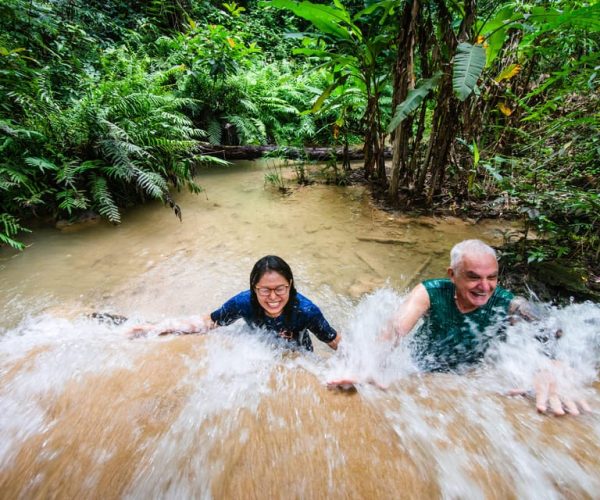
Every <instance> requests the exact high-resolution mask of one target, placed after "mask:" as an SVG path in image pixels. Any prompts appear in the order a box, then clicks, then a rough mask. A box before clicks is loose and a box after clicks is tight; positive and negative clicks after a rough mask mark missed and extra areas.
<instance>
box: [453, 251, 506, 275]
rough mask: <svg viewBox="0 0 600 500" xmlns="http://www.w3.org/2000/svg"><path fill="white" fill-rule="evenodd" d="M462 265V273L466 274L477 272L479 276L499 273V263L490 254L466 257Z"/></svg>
mask: <svg viewBox="0 0 600 500" xmlns="http://www.w3.org/2000/svg"><path fill="white" fill-rule="evenodd" d="M461 264H462V265H461V268H462V271H464V272H476V273H478V274H480V273H485V274H489V273H494V272H498V261H497V260H496V259H495V257H494V256H493V255H489V254H483V253H480V254H470V255H465V256H464V257H463V259H462V262H461Z"/></svg>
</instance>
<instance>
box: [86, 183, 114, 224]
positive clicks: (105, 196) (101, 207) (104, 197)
mask: <svg viewBox="0 0 600 500" xmlns="http://www.w3.org/2000/svg"><path fill="white" fill-rule="evenodd" d="M90 192H91V194H92V200H93V202H94V204H95V205H96V206H97V208H98V213H99V214H100V215H102V216H104V217H106V218H107V219H108V220H109V221H110V222H112V223H113V224H120V222H121V214H120V213H119V208H118V207H117V205H116V204H115V202H114V200H113V198H112V196H111V194H110V191H109V190H108V183H107V182H106V179H105V178H104V177H97V176H93V177H92V180H91V183H90Z"/></svg>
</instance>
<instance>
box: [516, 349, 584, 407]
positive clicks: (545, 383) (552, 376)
mask: <svg viewBox="0 0 600 500" xmlns="http://www.w3.org/2000/svg"><path fill="white" fill-rule="evenodd" d="M571 378H572V371H571V370H570V369H569V368H567V367H566V366H565V365H563V364H562V363H561V362H560V361H552V362H551V365H550V366H549V367H548V368H544V369H541V370H539V371H538V372H537V373H536V374H535V376H534V378H533V387H534V390H535V407H536V409H537V411H538V412H540V413H551V414H553V415H556V416H562V415H565V414H566V413H569V414H571V415H579V414H580V413H581V412H580V409H581V410H583V411H585V412H588V411H591V408H590V407H589V405H588V404H587V401H586V400H585V399H583V398H580V397H578V396H574V394H575V393H576V391H575V390H574V388H573V387H572V384H570V383H569V380H570V379H571ZM523 394H527V391H524V390H521V389H516V390H513V391H510V395H513V396H514V395H523Z"/></svg>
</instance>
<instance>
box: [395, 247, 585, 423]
mask: <svg viewBox="0 0 600 500" xmlns="http://www.w3.org/2000/svg"><path fill="white" fill-rule="evenodd" d="M517 315H518V316H520V317H522V318H524V319H527V320H531V319H535V318H532V317H531V314H530V313H529V308H528V302H527V301H526V300H524V299H523V298H520V297H515V296H514V295H513V294H512V293H511V292H509V291H508V290H505V289H503V288H502V287H500V286H498V261H497V257H496V252H495V251H494V249H493V248H491V247H490V246H488V245H486V244H485V243H483V242H482V241H480V240H465V241H462V242H460V243H458V244H457V245H455V246H454V247H453V248H452V250H451V252H450V267H449V268H448V278H446V279H436V280H427V281H424V282H423V283H420V284H419V285H417V286H416V287H415V288H414V289H413V290H412V291H411V292H410V294H409V295H408V297H407V299H406V301H405V302H404V303H403V304H402V307H401V310H400V311H399V313H398V314H397V315H396V317H395V318H394V321H393V332H394V334H395V339H396V340H397V339H399V338H400V337H404V336H406V335H408V334H409V333H410V332H411V331H412V330H413V328H414V327H415V326H416V325H417V323H418V321H419V320H420V319H421V318H422V319H423V320H424V321H423V324H422V325H421V326H420V327H419V329H418V330H417V331H416V332H415V334H414V336H413V338H412V339H411V342H412V345H413V349H414V352H415V354H416V358H417V361H418V363H419V364H420V365H421V367H422V368H423V369H424V370H427V371H446V370H454V369H460V368H461V367H464V366H468V365H470V364H473V363H475V362H477V361H478V360H480V359H481V358H482V357H483V356H484V354H485V352H486V350H487V348H488V347H489V345H490V343H491V341H492V340H494V339H497V338H498V336H499V335H500V336H502V335H503V327H504V326H505V325H504V323H505V322H506V321H507V320H509V319H510V318H511V317H512V318H514V317H516V316H517ZM553 366H554V367H555V368H556V373H559V372H561V371H562V368H561V367H560V364H559V363H558V362H553ZM557 385H558V384H557V382H556V374H555V373H551V372H550V371H544V372H540V373H538V375H537V376H536V379H535V381H534V386H535V391H536V407H537V409H538V411H540V412H546V410H547V409H548V406H549V407H550V411H551V412H552V413H554V414H555V415H564V413H565V410H566V411H567V412H569V413H571V414H573V415H577V414H579V410H578V407H577V403H578V404H579V405H580V406H581V408H582V409H584V410H586V411H587V410H589V407H588V406H587V403H586V402H585V401H577V402H575V401H573V400H572V399H571V398H568V397H561V395H559V394H558V393H557ZM517 392H520V391H515V393H517Z"/></svg>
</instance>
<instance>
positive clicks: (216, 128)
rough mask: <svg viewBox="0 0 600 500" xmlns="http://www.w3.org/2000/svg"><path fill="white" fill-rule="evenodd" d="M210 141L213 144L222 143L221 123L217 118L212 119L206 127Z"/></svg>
mask: <svg viewBox="0 0 600 500" xmlns="http://www.w3.org/2000/svg"><path fill="white" fill-rule="evenodd" d="M206 131H207V133H208V142H209V143H210V144H213V145H218V144H221V124H220V123H219V122H218V121H217V120H214V119H212V120H210V121H209V122H208V126H207V127H206Z"/></svg>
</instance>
